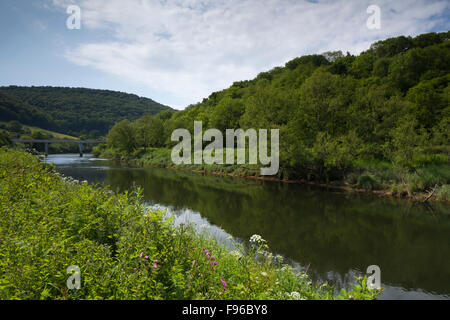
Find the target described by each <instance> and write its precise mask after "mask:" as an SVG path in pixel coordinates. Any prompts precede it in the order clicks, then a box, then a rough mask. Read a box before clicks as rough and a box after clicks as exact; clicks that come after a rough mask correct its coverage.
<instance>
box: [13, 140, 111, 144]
mask: <svg viewBox="0 0 450 320" xmlns="http://www.w3.org/2000/svg"><path fill="white" fill-rule="evenodd" d="M11 141H12V142H16V143H79V144H80V143H81V144H96V143H104V142H105V141H101V140H69V139H67V140H64V139H46V140H39V139H11Z"/></svg>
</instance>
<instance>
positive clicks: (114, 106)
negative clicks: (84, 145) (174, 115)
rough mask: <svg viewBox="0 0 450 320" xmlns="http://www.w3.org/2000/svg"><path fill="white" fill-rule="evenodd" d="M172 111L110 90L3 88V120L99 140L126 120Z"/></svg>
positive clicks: (0, 98) (0, 95)
mask: <svg viewBox="0 0 450 320" xmlns="http://www.w3.org/2000/svg"><path fill="white" fill-rule="evenodd" d="M164 110H170V108H169V107H167V106H164V105H161V104H159V103H157V102H155V101H153V100H151V99H147V98H141V97H138V96H136V95H132V94H126V93H122V92H114V91H107V90H93V89H83V88H57V87H17V86H9V87H0V119H1V120H3V121H12V120H16V121H19V122H20V123H22V124H25V125H30V126H36V127H40V128H42V129H47V130H52V131H56V132H63V133H66V134H69V135H73V136H80V135H84V136H86V137H90V138H98V137H101V136H104V135H106V133H107V132H108V131H109V129H111V127H112V126H113V125H114V124H115V123H116V122H119V121H121V120H124V119H128V120H130V121H134V120H136V119H138V118H140V117H142V116H144V115H145V114H156V113H158V112H160V111H164Z"/></svg>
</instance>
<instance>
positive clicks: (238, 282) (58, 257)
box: [0, 148, 377, 300]
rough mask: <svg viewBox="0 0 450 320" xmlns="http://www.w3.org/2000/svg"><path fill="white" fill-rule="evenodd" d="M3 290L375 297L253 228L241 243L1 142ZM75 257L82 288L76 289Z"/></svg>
mask: <svg viewBox="0 0 450 320" xmlns="http://www.w3.org/2000/svg"><path fill="white" fill-rule="evenodd" d="M0 191H1V192H0V215H1V217H0V229H1V230H2V232H1V233H0V284H1V285H0V299H207V300H209V299H243V300H246V299H250V300H253V299H373V298H375V296H376V294H377V292H375V291H370V290H368V289H367V288H366V286H365V284H364V280H363V279H359V284H357V285H355V286H354V287H353V289H352V291H348V292H347V291H345V290H344V291H341V292H340V294H339V295H338V296H335V295H333V288H332V287H331V286H328V285H325V284H318V283H315V284H313V283H311V280H310V278H309V277H308V275H306V274H304V273H297V272H295V271H294V270H293V269H292V268H291V267H289V266H288V265H284V264H283V263H282V261H281V258H280V257H278V258H274V257H273V256H272V255H271V253H270V252H269V248H268V246H267V243H266V242H265V241H264V240H262V239H261V238H259V237H253V238H252V242H251V243H250V245H248V246H240V245H238V244H237V248H238V249H236V250H234V251H230V250H229V249H226V248H225V247H224V246H223V245H221V244H219V243H218V242H217V241H216V240H215V239H213V238H212V237H210V236H208V235H206V234H199V233H197V232H195V231H194V230H193V228H191V227H190V226H186V225H184V226H180V227H174V226H173V224H172V222H171V220H170V219H166V218H164V213H163V212H160V211H154V210H149V209H148V208H146V207H145V206H144V204H143V201H142V198H141V191H140V190H136V191H135V192H134V193H125V194H116V193H114V192H112V191H110V190H108V189H105V188H100V187H95V188H94V187H92V186H90V185H89V184H87V183H83V182H82V183H80V182H78V181H74V180H73V179H70V178H66V177H62V176H60V175H59V174H57V173H56V172H55V171H54V170H53V168H52V166H50V165H48V164H44V163H42V162H40V161H39V160H38V159H37V158H36V157H34V156H32V155H30V154H25V153H22V152H19V151H15V150H9V149H6V148H2V149H0ZM69 266H78V267H79V268H80V272H81V288H80V289H79V290H69V289H68V288H67V285H66V281H67V279H68V277H69V275H68V274H67V273H66V270H67V268H68V267H69Z"/></svg>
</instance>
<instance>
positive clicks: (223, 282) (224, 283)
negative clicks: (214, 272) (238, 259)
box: [220, 278, 228, 288]
mask: <svg viewBox="0 0 450 320" xmlns="http://www.w3.org/2000/svg"><path fill="white" fill-rule="evenodd" d="M220 282H222V284H223V286H224V287H225V288H226V287H227V286H228V284H227V283H226V282H225V280H224V279H223V278H222V279H220Z"/></svg>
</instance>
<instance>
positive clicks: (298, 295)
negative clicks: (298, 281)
mask: <svg viewBox="0 0 450 320" xmlns="http://www.w3.org/2000/svg"><path fill="white" fill-rule="evenodd" d="M290 297H291V298H292V299H294V300H300V299H301V296H300V293H298V292H296V291H294V292H291V294H290Z"/></svg>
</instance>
